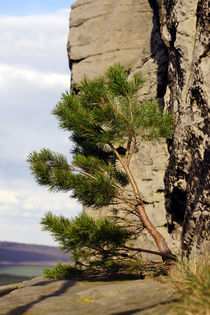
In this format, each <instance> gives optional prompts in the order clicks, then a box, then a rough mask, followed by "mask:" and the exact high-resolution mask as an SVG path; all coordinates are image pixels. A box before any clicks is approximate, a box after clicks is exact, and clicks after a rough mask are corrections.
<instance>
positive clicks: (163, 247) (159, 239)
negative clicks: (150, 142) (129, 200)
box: [124, 165, 172, 261]
mask: <svg viewBox="0 0 210 315" xmlns="http://www.w3.org/2000/svg"><path fill="white" fill-rule="evenodd" d="M124 169H125V171H126V173H127V174H128V177H129V180H130V183H131V186H132V188H133V191H134V193H135V196H136V199H137V200H138V203H137V205H136V211H137V212H138V213H139V215H140V218H141V220H142V223H143V225H144V227H145V228H146V229H147V231H148V232H149V233H150V235H151V236H152V237H153V239H154V241H155V243H156V245H157V248H158V250H159V251H160V253H162V254H163V256H162V259H163V261H164V260H167V255H169V256H170V255H172V252H171V250H170V248H169V247H168V245H167V243H166V241H165V239H164V237H163V236H162V235H161V234H160V233H159V232H158V231H157V229H156V228H155V227H154V225H153V224H152V222H151V221H150V219H149V218H148V216H147V214H146V211H145V208H144V206H143V200H142V197H141V194H140V192H139V189H138V186H137V183H136V181H135V179H134V177H133V174H132V173H131V170H130V168H129V167H128V165H124ZM169 256H168V259H170V258H169Z"/></svg>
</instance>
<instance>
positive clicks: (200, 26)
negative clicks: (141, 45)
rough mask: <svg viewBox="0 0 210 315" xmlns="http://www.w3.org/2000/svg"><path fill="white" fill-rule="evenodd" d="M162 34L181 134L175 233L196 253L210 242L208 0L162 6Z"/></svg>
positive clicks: (176, 147)
mask: <svg viewBox="0 0 210 315" xmlns="http://www.w3.org/2000/svg"><path fill="white" fill-rule="evenodd" d="M159 4H160V8H161V9H160V12H161V33H162V38H163V40H164V42H165V44H166V45H167V46H168V49H169V68H168V78H169V83H168V86H167V91H166V95H165V104H166V108H168V109H170V110H171V111H172V112H173V113H174V117H175V120H176V121H175V133H174V137H173V140H172V142H171V143H170V146H169V150H170V160H169V165H168V168H167V172H166V177H165V187H166V201H167V203H166V208H167V212H168V221H169V223H170V225H171V230H173V231H174V232H175V233H176V230H177V226H179V225H180V226H182V227H183V230H182V248H183V250H184V251H187V252H190V251H191V249H192V247H193V246H195V247H196V246H198V247H199V246H200V244H201V243H203V242H204V241H205V240H207V239H208V238H209V230H210V229H209V224H210V220H209V217H210V216H209V208H210V207H209V196H208V191H209V182H210V181H209V157H208V143H207V142H208V111H209V108H208V101H209V95H210V76H209V71H210V58H209V54H210V53H209V20H208V1H205V0H204V1H203V0H199V1H198V0H190V1H182V0H177V1H173V0H168V1H159Z"/></svg>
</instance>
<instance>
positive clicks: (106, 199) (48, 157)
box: [28, 64, 173, 259]
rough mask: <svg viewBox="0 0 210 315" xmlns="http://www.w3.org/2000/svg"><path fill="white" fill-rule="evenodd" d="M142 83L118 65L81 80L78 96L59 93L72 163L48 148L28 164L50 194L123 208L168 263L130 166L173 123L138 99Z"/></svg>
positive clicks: (170, 129) (167, 253) (57, 110)
mask: <svg viewBox="0 0 210 315" xmlns="http://www.w3.org/2000/svg"><path fill="white" fill-rule="evenodd" d="M143 83H144V80H143V79H142V77H141V75H140V74H139V73H136V74H135V75H134V76H133V78H132V79H131V80H129V79H128V73H127V72H126V71H125V69H124V68H123V67H122V66H121V65H120V64H117V65H114V66H113V67H110V68H109V69H108V71H107V72H106V74H105V75H104V76H103V77H99V78H98V79H95V80H90V79H88V78H87V77H85V78H84V79H83V80H82V82H81V83H80V85H79V86H78V87H77V91H78V92H77V93H75V92H74V91H70V92H68V91H66V92H65V93H63V94H62V97H61V100H60V102H59V103H58V104H57V105H56V107H55V109H54V110H53V114H54V115H55V116H56V117H57V118H58V121H59V125H60V127H61V128H62V129H64V130H67V131H69V132H70V139H71V140H72V141H73V143H74V149H73V151H72V153H73V160H72V162H71V163H69V162H68V161H67V158H66V157H64V156H63V155H61V154H58V153H54V152H52V151H50V150H49V149H42V150H41V151H40V152H39V153H37V152H33V153H31V154H30V155H29V157H28V161H29V163H30V167H31V170H32V173H33V175H34V177H35V179H36V180H37V182H38V183H39V184H40V185H43V186H47V187H48V188H49V189H50V190H51V191H54V192H58V191H65V192H69V191H71V192H72V197H74V198H76V199H77V200H78V201H79V202H81V203H82V204H83V205H86V206H92V207H94V208H96V211H97V208H100V207H103V206H108V205H110V204H114V203H117V202H123V203H124V204H126V207H127V209H128V210H130V211H132V212H133V213H136V214H137V215H138V216H139V217H140V220H141V222H142V224H143V226H144V227H145V228H146V229H147V231H148V232H149V233H150V234H151V236H152V237H153V239H154V241H155V243H156V245H157V248H158V250H159V252H160V254H161V255H162V257H163V258H164V257H165V258H164V259H166V258H167V257H171V256H172V254H171V250H170V249H169V247H168V246H167V244H166V241H165V239H164V238H163V236H162V235H161V234H160V233H159V232H158V231H157V230H156V228H155V227H154V226H153V224H152V223H151V221H150V220H149V218H148V216H147V214H146V212H145V207H144V203H143V200H142V196H141V193H140V190H139V187H138V186H137V183H136V179H135V176H134V174H133V173H132V171H131V169H130V162H131V159H132V158H133V156H134V154H135V151H136V150H137V147H138V145H139V143H140V142H141V141H153V142H154V141H159V140H160V139H161V138H169V137H171V136H172V133H173V122H172V116H171V115H170V114H169V113H166V112H162V110H161V109H160V108H159V106H158V103H157V101H156V100H154V99H149V100H144V101H139V100H138V91H139V89H141V87H142V86H143ZM128 184H129V189H128Z"/></svg>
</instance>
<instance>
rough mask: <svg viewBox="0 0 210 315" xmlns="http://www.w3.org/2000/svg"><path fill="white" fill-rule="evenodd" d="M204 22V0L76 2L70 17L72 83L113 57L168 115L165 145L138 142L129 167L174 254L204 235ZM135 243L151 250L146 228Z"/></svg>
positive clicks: (96, 73)
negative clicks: (169, 136)
mask: <svg viewBox="0 0 210 315" xmlns="http://www.w3.org/2000/svg"><path fill="white" fill-rule="evenodd" d="M207 26H208V24H207V2H206V1H204V0H200V1H198V0H190V1H182V0H164V1H163V0H156V1H152V0H126V1H125V0H119V1H114V0H77V1H76V2H75V4H74V5H73V6H72V11H71V17H70V32H69V41H68V46H67V47H68V52H69V60H70V67H71V84H72V87H74V88H75V87H76V85H77V84H78V83H79V81H80V80H81V79H82V77H83V76H84V75H87V76H88V77H90V78H95V77H97V76H99V75H102V74H103V73H104V71H105V70H106V69H107V67H108V66H110V65H112V64H114V63H116V62H120V63H122V64H123V65H124V66H125V67H126V69H127V70H128V71H129V72H130V75H131V76H132V74H133V73H135V72H136V71H140V72H142V74H143V75H144V77H146V78H147V82H146V84H145V86H144V87H143V89H142V90H141V97H157V98H158V100H159V103H160V106H165V108H166V109H169V110H171V111H172V112H173V113H174V117H175V133H174V137H173V140H172V141H171V142H170V143H168V147H167V145H166V143H161V144H158V145H141V147H140V148H139V152H138V153H137V154H136V156H135V160H134V161H133V163H132V169H133V171H135V175H136V177H137V178H138V184H139V187H140V189H141V191H142V194H143V199H144V201H145V202H146V210H147V213H148V216H149V217H150V219H151V221H152V222H153V223H154V224H155V226H156V227H157V229H158V230H159V231H160V232H161V233H162V234H163V235H164V237H165V238H166V240H167V242H168V243H169V246H170V247H171V248H172V250H173V251H175V252H178V251H179V250H180V248H181V244H182V247H183V249H189V250H190V248H191V247H192V244H199V243H201V242H202V241H203V240H204V239H206V238H207V235H206V234H207V232H206V231H207V223H208V209H207V199H206V194H207V149H206V141H207V96H208V95H209V90H208V89H209V82H208V80H209V79H208V71H209V64H208V62H209V58H208V47H207ZM164 178H165V182H164ZM164 192H165V194H166V208H165V197H164ZM88 211H89V213H90V214H92V215H93V216H94V217H97V216H101V215H105V214H106V215H107V214H108V212H107V210H106V209H101V210H99V212H96V211H95V210H91V209H89V210H88ZM93 211H94V212H93ZM97 211H98V210H97ZM166 215H167V220H168V224H169V231H168V228H167V220H166ZM169 232H170V233H169ZM142 241H143V243H144V247H145V248H151V249H152V248H155V247H153V246H154V245H153V241H152V240H151V239H150V237H149V236H148V235H147V233H146V232H145V233H143V234H141V236H140V238H139V239H138V240H137V246H141V247H142ZM153 258H154V257H153Z"/></svg>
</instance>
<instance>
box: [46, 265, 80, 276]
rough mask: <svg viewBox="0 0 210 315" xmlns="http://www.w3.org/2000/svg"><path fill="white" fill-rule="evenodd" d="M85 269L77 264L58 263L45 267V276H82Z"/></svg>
mask: <svg viewBox="0 0 210 315" xmlns="http://www.w3.org/2000/svg"><path fill="white" fill-rule="evenodd" d="M82 275H83V271H82V270H81V269H79V268H77V267H75V266H71V265H65V264H62V263H58V264H57V265H56V266H55V267H54V268H45V269H44V276H45V278H47V279H65V280H71V279H72V278H80V277H82Z"/></svg>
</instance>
